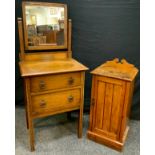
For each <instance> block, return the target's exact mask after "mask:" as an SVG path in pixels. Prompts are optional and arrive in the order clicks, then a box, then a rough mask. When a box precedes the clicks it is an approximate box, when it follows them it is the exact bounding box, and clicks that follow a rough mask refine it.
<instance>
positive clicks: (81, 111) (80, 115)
mask: <svg viewBox="0 0 155 155" xmlns="http://www.w3.org/2000/svg"><path fill="white" fill-rule="evenodd" d="M82 129H83V108H80V110H79V120H78V138H82Z"/></svg>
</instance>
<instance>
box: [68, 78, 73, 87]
mask: <svg viewBox="0 0 155 155" xmlns="http://www.w3.org/2000/svg"><path fill="white" fill-rule="evenodd" d="M73 83H74V79H73V78H72V77H70V78H69V80H68V84H69V85H72V84H73Z"/></svg>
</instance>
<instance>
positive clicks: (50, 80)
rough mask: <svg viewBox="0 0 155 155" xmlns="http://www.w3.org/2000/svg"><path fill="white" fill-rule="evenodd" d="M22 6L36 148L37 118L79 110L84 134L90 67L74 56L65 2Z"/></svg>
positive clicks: (23, 63) (24, 71)
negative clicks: (85, 89) (86, 92)
mask: <svg viewBox="0 0 155 155" xmlns="http://www.w3.org/2000/svg"><path fill="white" fill-rule="evenodd" d="M22 10H23V19H22V18H18V30H19V41H20V54H19V57H20V62H19V66H20V72H21V76H22V77H23V80H24V90H25V107H26V120H27V128H28V129H29V134H30V146H31V151H34V150H35V145H34V141H35V140H34V127H33V120H34V119H36V118H41V117H45V116H50V115H54V114H59V113H64V112H70V111H73V110H79V121H78V137H79V138H80V137H82V117H83V102H84V80H85V71H86V70H88V68H87V67H85V66H84V65H82V64H81V63H79V62H78V61H76V60H74V59H73V58H72V51H71V28H72V22H71V20H68V19H67V6H66V5H65V4H60V3H43V2H23V3H22ZM60 24H61V25H60ZM48 32H49V33H48ZM52 34H53V35H54V36H52ZM47 38H51V39H47ZM52 38H54V39H52Z"/></svg>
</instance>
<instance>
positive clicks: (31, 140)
mask: <svg viewBox="0 0 155 155" xmlns="http://www.w3.org/2000/svg"><path fill="white" fill-rule="evenodd" d="M28 126H29V135H30V148H31V151H35V146H34V129H33V120H32V119H31V120H29V122H28Z"/></svg>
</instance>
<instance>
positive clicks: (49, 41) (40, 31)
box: [25, 6, 64, 46]
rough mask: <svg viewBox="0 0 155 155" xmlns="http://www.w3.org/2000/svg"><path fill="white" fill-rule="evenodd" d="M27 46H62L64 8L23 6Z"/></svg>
mask: <svg viewBox="0 0 155 155" xmlns="http://www.w3.org/2000/svg"><path fill="white" fill-rule="evenodd" d="M25 14H26V29H27V36H28V46H41V45H55V46H61V45H64V8H63V7H55V6H52V7H49V6H25Z"/></svg>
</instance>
